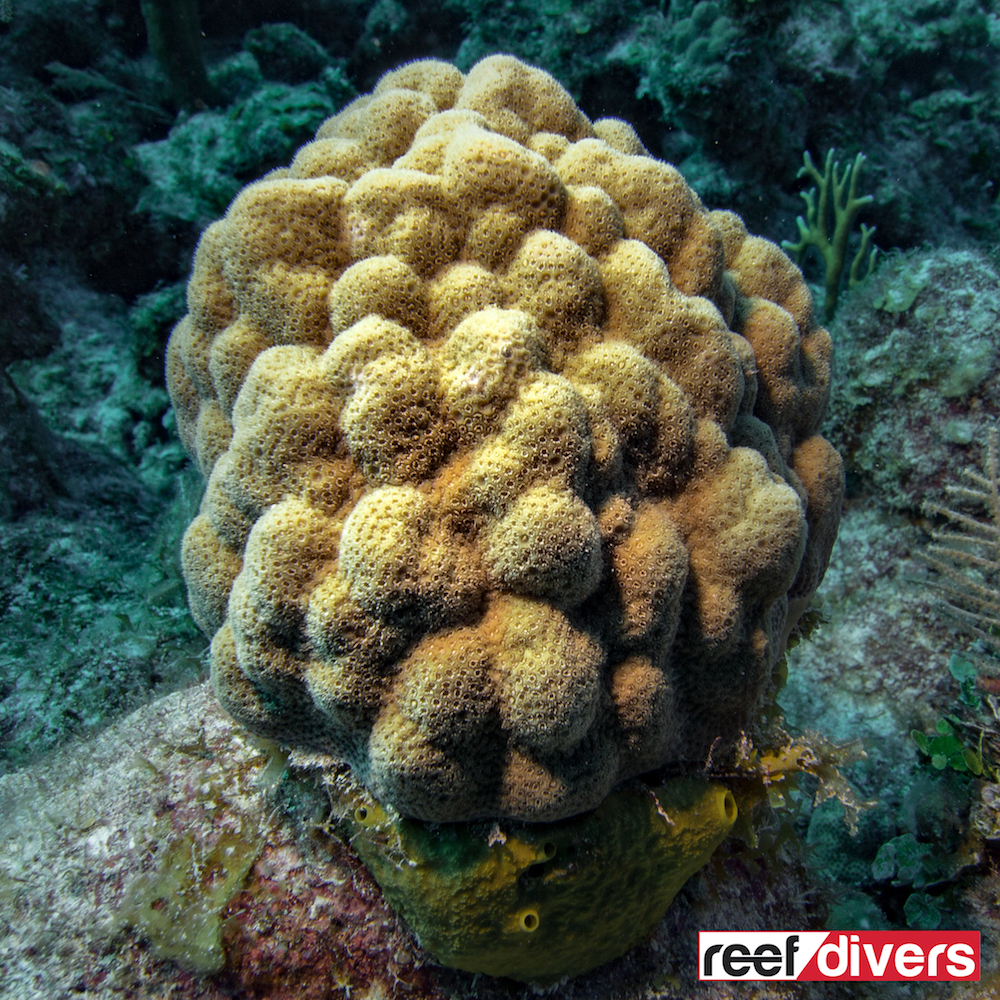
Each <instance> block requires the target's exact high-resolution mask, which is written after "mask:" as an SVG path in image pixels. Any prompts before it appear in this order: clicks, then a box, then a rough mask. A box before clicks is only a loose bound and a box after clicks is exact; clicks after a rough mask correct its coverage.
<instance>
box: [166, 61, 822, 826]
mask: <svg viewBox="0 0 1000 1000" xmlns="http://www.w3.org/2000/svg"><path fill="white" fill-rule="evenodd" d="M829 370H830V341H829V337H828V335H827V333H826V331H824V330H823V329H821V328H820V327H818V326H817V324H816V323H815V321H814V319H813V315H812V307H811V299H810V294H809V291H808V289H807V287H806V286H805V284H804V282H803V280H802V277H801V274H800V273H799V271H798V269H797V268H796V267H795V266H794V265H793V264H792V263H791V261H790V260H789V259H788V258H787V257H786V256H785V255H784V254H783V253H782V252H781V251H780V250H779V249H778V248H777V247H776V246H774V245H773V244H771V243H769V242H767V241H765V240H762V239H760V238H757V237H753V236H750V235H748V234H747V232H746V230H745V228H744V226H743V224H742V222H741V221H740V220H739V219H738V218H737V217H736V216H734V215H733V214H731V213H727V212H709V211H707V210H706V209H705V208H704V207H703V206H702V205H701V203H700V202H699V200H698V198H697V196H696V195H695V194H694V193H693V192H692V191H691V190H690V188H688V186H687V185H686V184H685V182H684V180H683V178H682V177H681V176H680V174H679V173H678V172H677V171H676V170H675V169H674V168H673V167H672V166H670V165H669V164H666V163H662V162H659V161H657V160H655V159H653V158H652V157H651V156H649V154H648V153H647V152H646V151H645V149H644V148H643V147H642V144H641V142H640V141H639V139H638V137H637V136H636V134H635V132H634V131H633V130H632V129H631V128H630V127H629V126H628V125H627V124H625V123H624V122H621V121H617V120H613V119H604V120H601V121H597V122H593V123H592V122H590V121H589V120H588V119H587V117H586V116H585V115H584V114H583V113H582V112H581V111H580V110H579V108H577V107H576V105H575V104H574V103H573V101H572V99H571V98H570V97H569V95H568V94H567V93H566V91H565V90H563V88H562V87H561V86H560V85H559V84H558V83H557V82H556V81H555V80H554V79H553V78H552V77H550V76H548V75H547V74H546V73H544V72H542V71H540V70H537V69H534V68H532V67H530V66H527V65H525V64H523V63H521V62H519V61H517V60H516V59H514V58H512V57H507V56H494V57H491V58H489V59H485V60H483V61H482V62H480V63H478V64H477V65H476V66H474V67H473V68H472V70H470V72H469V73H468V74H467V75H465V76H463V75H462V74H461V73H460V72H459V71H458V70H457V69H455V68H454V67H453V66H450V65H448V64H445V63H440V62H435V61H421V62H416V63H411V64H408V65H406V66H403V67H402V68H400V69H398V70H395V71H393V72H391V73H389V74H387V75H386V76H385V77H383V78H382V80H381V81H380V82H379V83H378V85H377V86H376V88H375V90H374V91H373V92H372V93H371V94H368V95H365V96H363V97H360V98H358V99H357V100H356V101H354V102H353V103H352V104H351V105H349V106H348V107H347V108H345V109H344V110H343V111H342V112H341V113H340V114H338V115H336V116H334V117H333V118H331V119H330V120H329V121H327V122H326V123H324V125H323V126H322V127H321V128H320V129H319V131H318V133H317V136H316V139H315V141H314V142H311V143H309V144H308V145H306V146H304V147H303V148H302V149H301V150H300V151H299V152H298V154H297V155H296V157H295V159H294V161H293V162H292V164H291V166H290V167H289V168H288V169H285V170H278V171H274V172H272V173H271V174H269V175H268V176H267V177H266V178H265V179H263V180H261V181H259V182H257V183H255V184H251V185H250V186H248V187H247V188H246V189H244V191H243V192H242V193H241V194H240V195H239V196H238V197H237V198H236V199H235V201H234V202H233V204H232V205H231V206H230V209H229V211H228V212H227V214H226V217H225V218H224V219H222V220H220V221H219V222H216V223H214V224H213V225H212V226H210V227H209V228H208V229H207V230H206V232H205V234H204V235H203V237H202V240H201V243H200V245H199V248H198V252H197V255H196V259H195V263H194V269H193V273H192V277H191V281H190V285H189V289H188V314H187V316H186V317H185V318H184V319H183V320H182V321H181V322H180V324H178V326H177V328H176V329H175V330H174V333H173V335H172V337H171V341H170V346H169V350H168V381H169V387H170V391H171V395H172V398H173V400H174V405H175V407H176V411H177V418H178V426H179V428H180V430H181V435H182V437H183V440H184V443H185V445H186V446H187V448H188V449H189V451H190V452H191V454H192V455H193V456H194V457H195V459H196V460H197V462H198V464H199V465H200V467H201V469H202V471H203V472H204V474H205V476H206V478H207V479H208V487H207V490H206V493H205V498H204V501H203V504H202V508H201V512H200V514H199V515H198V517H197V518H196V519H195V520H194V522H193V523H192V524H191V527H190V529H189V530H188V533H187V535H186V538H185V544H184V552H183V557H184V566H185V574H186V579H187V582H188V587H189V597H190V603H191V608H192V611H193V613H194V615H195V617H196V619H197V621H198V622H199V624H200V625H201V627H202V628H203V629H204V630H205V631H206V633H208V634H209V635H211V636H213V640H212V676H213V680H214V683H215V687H216V691H217V693H218V695H219V698H220V699H221V701H222V702H223V704H224V705H225V706H226V707H227V708H228V709H229V710H230V711H231V712H232V713H233V715H234V716H235V717H236V718H237V719H239V720H240V721H242V722H243V723H244V724H245V725H246V726H248V727H249V728H250V729H252V730H253V731H255V732H257V733H259V734H262V735H264V736H267V737H270V738H273V739H276V740H278V741H280V742H283V743H285V744H288V745H292V746H296V747H300V748H304V749H307V750H310V751H313V752H319V753H322V754H328V755H330V756H331V757H338V758H342V759H346V760H347V761H349V762H350V764H351V766H352V768H353V770H354V772H355V774H356V775H357V777H358V778H359V780H361V781H362V782H363V783H364V784H365V785H366V786H367V788H368V789H369V790H370V792H371V793H372V794H373V795H374V796H375V797H376V798H377V799H378V800H379V801H381V802H383V803H386V804H389V805H391V806H392V807H394V808H395V809H396V810H398V811H399V812H400V813H401V814H403V815H404V816H411V817H417V818H420V819H425V820H433V821H452V820H467V819H474V818H477V817H503V816H506V817H513V818H517V819H520V820H527V821H546V820H554V819H558V818H561V817H568V816H573V815H575V814H577V813H581V812H583V811H586V810H588V809H592V808H594V807H596V806H597V805H598V804H599V803H600V802H601V801H602V800H603V799H604V798H605V796H606V795H607V794H608V792H609V791H610V790H611V789H612V788H613V787H614V786H615V785H616V784H618V783H619V782H621V781H623V780H624V779H626V778H628V777H630V776H632V775H636V774H641V773H644V772H647V771H650V770H652V769H656V768H658V767H661V766H663V765H666V764H679V763H684V762H691V761H695V762H698V761H701V760H703V759H704V758H705V756H706V755H707V754H708V753H709V752H710V749H712V748H713V747H714V749H712V752H713V753H714V754H716V755H721V754H722V753H723V752H724V751H725V748H726V747H727V746H728V745H730V744H731V743H732V742H733V741H734V739H735V738H736V737H737V735H738V733H739V731H740V729H741V728H742V727H745V726H746V725H747V723H748V720H749V718H750V717H751V714H752V712H753V710H754V707H755V705H756V703H757V701H758V699H759V697H760V695H761V692H762V690H763V688H764V686H765V684H766V683H767V681H768V679H769V678H770V675H771V671H772V668H773V666H774V664H775V662H776V660H777V658H778V657H779V656H780V654H781V652H782V648H783V643H784V636H785V634H786V630H787V628H788V627H789V625H790V623H791V622H792V621H794V619H795V617H796V615H797V614H798V611H799V610H800V609H801V608H802V607H804V602H807V601H808V599H809V597H810V595H811V594H812V592H813V591H814V590H815V588H816V586H817V584H818V583H819V580H820V578H821V577H822V575H823V572H824V569H825V566H826V563H827V560H828V557H829V552H830V547H831V546H832V543H833V539H834V536H835V534H836V528H837V523H838V519H839V509H840V497H841V490H842V485H841V484H842V475H841V467H840V460H839V458H838V456H837V455H836V453H835V452H834V451H833V449H832V448H831V447H830V445H829V444H827V442H826V441H824V440H823V438H821V437H819V436H818V435H817V433H816V430H817V427H818V425H819V422H820V420H821V418H822V416H823V412H824V409H825V406H826V401H827V395H828V387H829ZM716 759H718V756H717V757H716Z"/></svg>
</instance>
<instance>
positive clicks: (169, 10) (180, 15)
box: [0, 0, 215, 107]
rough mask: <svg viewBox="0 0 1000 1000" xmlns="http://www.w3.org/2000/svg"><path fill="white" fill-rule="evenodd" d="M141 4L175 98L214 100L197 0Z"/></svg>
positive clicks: (189, 102)
mask: <svg viewBox="0 0 1000 1000" xmlns="http://www.w3.org/2000/svg"><path fill="white" fill-rule="evenodd" d="M0 2H2V0H0ZM141 7H142V16H143V18H145V21H146V33H147V36H148V39H149V48H150V51H151V52H152V53H153V55H154V56H155V57H156V61H157V62H158V63H159V64H160V68H161V69H162V70H163V72H164V73H165V74H166V76H167V79H168V80H169V81H170V86H171V88H172V89H173V91H174V96H175V97H176V98H177V100H178V101H179V102H180V103H181V104H182V105H184V106H185V107H204V106H206V105H209V104H212V103H214V98H215V95H214V92H213V90H212V85H211V84H210V83H209V80H208V74H207V73H206V72H205V63H204V61H203V60H202V57H201V25H200V22H199V19H198V0H141Z"/></svg>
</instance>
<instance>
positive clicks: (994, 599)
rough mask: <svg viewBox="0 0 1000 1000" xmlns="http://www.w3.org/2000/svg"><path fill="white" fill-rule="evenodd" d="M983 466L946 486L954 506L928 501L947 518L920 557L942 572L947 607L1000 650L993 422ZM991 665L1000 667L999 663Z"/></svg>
mask: <svg viewBox="0 0 1000 1000" xmlns="http://www.w3.org/2000/svg"><path fill="white" fill-rule="evenodd" d="M985 471H986V475H983V474H982V473H979V472H974V471H972V470H966V471H965V473H964V475H965V478H966V482H967V485H964V486H951V487H949V488H948V491H947V492H948V495H949V496H951V497H954V498H955V500H956V504H955V506H945V505H941V504H934V503H928V504H926V505H925V507H924V509H925V511H926V512H927V513H928V514H932V515H936V516H939V517H943V518H945V519H946V520H947V522H948V524H947V526H946V527H945V528H943V529H941V530H938V531H934V532H932V538H933V544H931V545H929V546H928V547H927V551H926V552H925V553H923V555H922V558H923V560H924V562H926V563H928V564H929V565H930V566H931V567H933V568H934V569H935V570H937V572H938V574H939V580H938V582H936V583H934V584H933V586H934V587H935V588H936V589H937V590H938V592H939V593H940V595H941V601H942V603H943V605H944V607H945V609H946V610H947V611H948V612H949V613H950V614H951V615H952V616H953V617H954V618H956V619H957V620H958V622H959V624H960V625H961V626H962V627H963V628H964V629H965V630H966V631H967V632H970V633H971V634H972V635H974V636H976V638H978V639H980V640H981V641H982V642H983V643H985V644H986V646H987V648H989V649H990V650H991V651H992V652H993V653H994V654H995V655H996V656H1000V462H998V459H997V429H996V428H995V427H994V428H992V429H991V430H990V435H989V442H988V445H987V449H986V470H985ZM959 505H961V506H963V507H964V506H969V507H972V508H974V509H978V510H979V511H981V512H982V513H980V514H979V515H978V516H974V515H972V514H967V513H965V512H964V511H963V510H959V509H957V508H958V506H959ZM984 515H985V516H984ZM989 666H990V668H991V672H993V673H996V672H997V669H998V667H1000V664H997V663H995V662H991V663H990V664H989Z"/></svg>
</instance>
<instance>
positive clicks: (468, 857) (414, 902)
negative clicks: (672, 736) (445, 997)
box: [345, 778, 737, 985]
mask: <svg viewBox="0 0 1000 1000" xmlns="http://www.w3.org/2000/svg"><path fill="white" fill-rule="evenodd" d="M348 801H349V809H348V811H347V816H346V819H345V824H346V827H347V829H348V831H349V833H350V838H351V843H352V845H353V846H354V848H355V850H357V852H358V854H359V855H360V856H361V858H362V859H363V860H364V862H365V864H366V865H367V866H368V868H369V870H370V871H371V872H372V874H373V875H374V876H375V879H376V881H377V882H378V883H379V885H380V886H381V888H382V892H383V893H384V895H385V897H386V899H387V900H388V901H389V902H390V903H391V904H392V905H393V906H394V907H395V908H396V909H397V910H398V911H399V912H400V913H402V914H403V916H405V917H406V920H407V923H408V924H409V925H410V927H411V928H412V929H413V931H414V933H415V934H416V936H417V939H418V940H419V941H420V945H421V947H422V948H424V949H425V950H426V951H428V952H430V954H431V955H433V956H434V957H435V958H436V959H437V960H438V961H439V962H441V963H443V964H444V965H450V966H452V967H454V968H457V969H465V970H466V971H468V972H485V973H487V974H489V975H492V976H509V977H510V978H512V979H519V980H522V981H523V982H533V983H537V984H539V985H546V984H550V983H554V982H556V981H558V980H559V979H561V978H562V977H563V976H575V975H579V974H580V973H583V972H587V971H588V970H589V969H593V968H595V967H596V966H598V965H601V964H603V963H604V962H607V961H609V960H610V959H612V958H615V957H616V956H618V955H620V954H621V953H623V952H624V951H627V950H628V949H629V948H631V947H633V946H634V945H635V944H637V943H639V942H640V941H641V940H642V939H643V938H644V937H646V936H647V935H648V934H649V933H650V932H651V931H652V930H653V928H654V927H655V926H656V925H657V924H658V923H659V921H660V918H661V917H662V916H663V913H664V911H665V910H666V909H667V907H668V906H669V905H670V903H671V901H672V900H673V898H674V896H675V895H676V894H677V892H678V891H679V890H680V888H681V886H682V885H683V884H684V883H685V882H686V881H687V879H688V878H689V877H690V876H691V875H692V874H694V872H696V871H697V870H698V869H699V868H701V866H702V865H703V864H705V862H706V861H708V859H709V858H710V857H711V855H712V852H713V851H714V850H715V848H716V847H718V846H719V844H720V843H721V842H722V840H723V839H724V838H725V836H726V834H727V833H728V832H729V830H730V828H731V827H732V825H733V823H734V822H735V821H736V812H737V810H736V801H735V799H734V798H733V795H732V793H731V792H729V791H727V790H726V789H725V788H723V787H722V786H721V785H718V784H714V783H710V782H706V781H703V780H700V779H697V778H675V779H673V780H671V781H669V782H667V783H666V784H663V785H657V786H656V787H652V788H651V787H649V786H646V785H643V784H641V783H635V784H634V785H631V786H629V787H626V788H624V789H622V790H620V791H617V792H614V793H613V794H612V795H610V796H608V798H607V799H606V800H605V801H604V803H603V804H602V805H601V806H599V807H598V808H597V809H596V810H595V811H594V812H592V813H588V814H587V815H586V816H578V817H574V818H572V819H568V820H561V821H559V822H557V823H547V824H543V825H525V824H516V823H515V824H510V823H508V824H502V825H501V824H495V825H494V826H493V827H492V828H491V827H490V826H488V825H486V824H458V825H444V826H432V825H428V824H424V823H419V822H416V821H413V820H405V819H400V818H398V816H395V815H390V814H389V813H387V812H386V811H385V810H384V809H383V808H382V807H381V806H380V805H379V804H378V803H377V802H376V801H375V800H374V799H371V798H369V797H367V796H365V795H363V794H354V795H353V796H351V797H350V798H349V800H348Z"/></svg>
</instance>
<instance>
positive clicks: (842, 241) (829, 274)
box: [781, 149, 876, 319]
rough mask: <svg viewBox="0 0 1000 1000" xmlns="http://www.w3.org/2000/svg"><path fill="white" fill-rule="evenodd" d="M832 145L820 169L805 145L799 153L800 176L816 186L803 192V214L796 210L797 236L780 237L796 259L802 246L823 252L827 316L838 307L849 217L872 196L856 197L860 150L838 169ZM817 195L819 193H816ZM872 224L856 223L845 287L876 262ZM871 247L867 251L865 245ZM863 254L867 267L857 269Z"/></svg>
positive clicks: (802, 252)
mask: <svg viewBox="0 0 1000 1000" xmlns="http://www.w3.org/2000/svg"><path fill="white" fill-rule="evenodd" d="M833 152H834V151H833V150H832V149H831V150H830V151H829V152H828V153H827V154H826V163H825V164H824V167H823V172H822V173H820V172H819V170H818V169H817V167H816V165H815V164H814V163H813V161H812V157H811V156H810V155H809V153H808V151H807V152H806V153H805V154H804V156H803V166H801V167H800V168H799V173H798V176H799V177H806V176H809V177H812V179H813V180H814V181H815V182H816V187H814V188H810V190H808V191H803V192H802V198H803V199H804V200H805V203H806V217H805V218H804V219H803V218H802V216H801V215H800V216H799V217H798V218H797V219H796V220H795V221H796V223H797V225H798V227H799V241H798V243H792V242H791V241H789V240H783V241H782V244H781V245H782V246H783V247H784V248H785V249H786V250H790V251H792V252H794V253H795V255H796V261H798V262H799V263H801V261H802V258H803V256H804V255H805V252H806V250H807V249H808V248H809V247H811V246H813V247H816V249H817V250H819V252H820V253H821V254H822V255H823V260H824V261H825V262H826V299H825V301H824V303H823V309H824V311H825V313H826V316H827V319H829V318H830V317H831V316H832V315H833V311H834V309H836V307H837V296H838V294H839V292H840V279H841V276H842V275H843V273H844V264H845V262H846V259H847V243H848V240H849V238H850V234H851V225H852V224H853V222H854V217H855V216H856V215H857V214H858V212H859V211H861V209H862V208H864V206H865V205H867V204H868V203H869V202H871V201H873V200H874V198H873V196H872V195H870V194H867V195H864V196H863V197H861V198H859V197H858V178H859V177H860V176H861V168H862V167H863V166H864V164H865V160H866V157H865V155H864V153H858V155H857V156H856V157H854V161H853V162H852V163H848V164H847V165H846V166H845V167H844V170H843V173H841V174H838V169H839V167H840V164H839V163H837V162H836V161H835V160H834V159H833ZM817 195H818V199H817ZM831 214H832V216H833V236H832V237H831V236H830V216H831ZM874 232H875V227H874V226H866V225H865V224H864V223H862V224H861V246H860V247H859V248H858V251H857V253H856V254H855V255H854V260H853V261H852V262H851V267H850V270H849V272H848V287H849V288H853V287H854V286H855V285H857V284H858V282H860V281H861V280H863V278H866V277H868V275H869V274H871V270H872V267H873V266H874V263H875V254H876V248H874V247H871V238H872V234H873V233H874ZM870 247H871V251H870V253H869V248H870ZM866 254H867V255H868V267H867V269H866V270H865V273H864V275H862V274H861V264H862V261H863V260H864V258H865V255H866Z"/></svg>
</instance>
